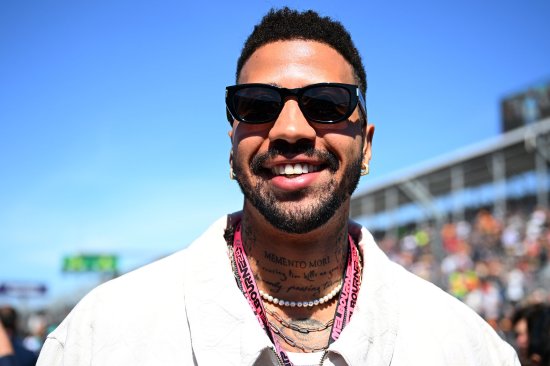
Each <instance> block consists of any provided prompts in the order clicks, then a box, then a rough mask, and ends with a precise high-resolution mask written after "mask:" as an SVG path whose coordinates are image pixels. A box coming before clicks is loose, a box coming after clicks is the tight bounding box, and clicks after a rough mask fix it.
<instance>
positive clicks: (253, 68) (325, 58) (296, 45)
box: [238, 40, 356, 88]
mask: <svg viewBox="0 0 550 366" xmlns="http://www.w3.org/2000/svg"><path fill="white" fill-rule="evenodd" d="M238 82H239V83H241V84H243V83H269V84H274V85H279V86H285V87H288V88H290V87H300V86H304V85H308V84H314V83H320V82H340V83H347V84H355V83H356V80H355V78H354V76H353V69H352V67H351V65H350V64H349V63H348V62H347V61H346V60H345V59H344V57H343V56H342V55H341V54H340V53H339V52H338V51H336V50H335V49H334V48H332V47H330V46H328V45H327V44H325V43H321V42H317V41H307V40H290V41H277V42H272V43H268V44H266V45H264V46H262V47H260V48H258V49H257V50H256V51H255V52H254V53H253V54H252V55H251V56H250V58H249V59H248V60H247V61H246V63H245V64H244V66H243V68H242V70H241V75H240V78H239V80H238Z"/></svg>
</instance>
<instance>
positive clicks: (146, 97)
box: [0, 0, 550, 302]
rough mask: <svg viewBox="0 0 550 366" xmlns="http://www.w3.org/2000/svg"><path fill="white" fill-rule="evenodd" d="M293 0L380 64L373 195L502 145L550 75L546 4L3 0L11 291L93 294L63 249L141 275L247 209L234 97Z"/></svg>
mask: <svg viewBox="0 0 550 366" xmlns="http://www.w3.org/2000/svg"><path fill="white" fill-rule="evenodd" d="M283 5H288V6H291V7H295V8H299V9H307V8H310V7H311V8H314V9H316V10H317V11H319V12H320V13H321V14H323V15H329V16H331V17H333V18H335V19H337V20H340V21H341V22H342V23H343V24H344V25H345V26H346V27H347V28H348V29H349V30H350V32H351V34H352V37H353V39H354V41H355V42H356V45H357V47H358V48H359V50H360V52H361V54H362V56H363V58H364V63H365V66H366V69H367V77H368V83H369V89H368V92H367V106H368V110H369V118H370V120H371V121H372V122H373V123H375V125H376V133H375V137H374V147H373V149H374V151H373V160H372V164H371V174H370V175H369V176H368V177H367V178H363V180H362V182H361V185H360V189H364V188H365V187H367V186H368V184H369V183H371V182H375V181H377V180H379V179H384V177H386V176H388V175H390V174H398V173H396V172H399V171H400V170H402V169H407V168H410V167H411V166H414V165H417V164H419V163H421V162H423V161H425V160H428V159H432V158H434V157H437V156H439V155H441V154H446V153H450V152H452V151H454V150H456V149H458V148H462V147H464V146H467V145H470V144H472V143H476V142H479V141H482V140H484V139H486V138H490V137H493V136H496V135H498V134H499V132H500V124H499V123H500V115H499V104H498V103H499V100H500V99H501V98H502V97H503V96H506V95H509V94H510V93H514V92H516V91H520V90H521V89H523V88H525V87H527V86H529V85H530V84H532V83H535V82H539V81H541V80H545V79H550V42H549V41H548V40H549V39H550V25H549V24H548V14H550V2H548V1H546V0H526V1H519V0H518V1H510V0H501V1H496V0H486V1H474V0H464V1H461V2H446V1H435V0H425V1H415V2H412V1H385V2H382V1H361V2H360V1H346V0H341V1H337V2H336V1H323V0H320V1H287V2H283V1H249V2H244V1H232V2H221V1H220V2H208V3H204V2H193V3H189V2H184V1H170V0H159V1H156V2H145V1H136V0H132V1H107V0H98V1H93V2H92V1H88V2H83V1H82V2H76V1H64V0H59V1H51V0H43V1H9V0H8V1H2V2H0V172H1V175H0V282H3V281H30V282H44V283H46V284H47V285H48V286H49V289H50V291H49V295H48V296H47V297H46V298H44V299H41V300H40V301H39V302H47V301H50V300H55V299H57V298H58V297H59V296H61V295H63V294H67V293H71V294H73V295H74V296H80V295H79V294H80V293H81V292H82V291H85V290H86V289H87V288H88V286H89V285H90V284H91V283H94V281H96V280H97V276H90V275H81V276H80V275H63V274H62V273H61V260H62V257H63V255H66V254H74V253H78V252H94V253H96V252H106V253H115V254H118V255H119V256H120V258H121V265H122V269H123V270H128V269H130V268H134V267H136V266H138V265H140V264H143V263H145V262H148V261H150V260H152V259H154V258H158V257H160V256H163V255H165V254H168V253H171V252H173V251H175V250H178V249H180V248H183V247H185V246H186V245H187V244H188V243H189V242H190V241H192V239H194V238H195V237H197V236H198V235H199V234H200V233H201V232H202V231H203V230H204V229H206V227H207V226H208V225H209V224H210V223H211V222H212V221H213V220H214V219H216V218H218V217H220V216H221V215H223V214H225V213H227V212H230V211H235V210H238V209H239V208H240V207H241V205H242V196H241V194H240V191H239V190H238V187H237V185H236V183H234V182H231V181H229V179H228V153H229V147H230V145H229V139H228V137H227V131H228V130H229V125H228V123H227V121H226V119H225V110H224V101H223V97H224V87H225V86H226V85H230V84H233V83H234V70H235V62H236V59H237V57H238V55H239V52H240V49H241V47H242V43H243V42H244V40H245V38H246V37H247V35H248V34H249V33H250V31H251V30H252V28H253V26H254V24H256V23H257V22H258V21H259V20H260V18H261V17H262V15H263V14H264V13H265V12H266V11H267V10H268V9H269V8H271V7H280V6H283ZM4 301H14V300H13V299H8V298H1V297H0V302H4Z"/></svg>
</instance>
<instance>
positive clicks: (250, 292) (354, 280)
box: [233, 223, 361, 366]
mask: <svg viewBox="0 0 550 366" xmlns="http://www.w3.org/2000/svg"><path fill="white" fill-rule="evenodd" d="M348 238H349V244H350V245H349V247H348V263H347V267H346V272H345V276H344V284H343V286H342V290H341V292H340V297H339V298H338V306H337V308H336V312H335V314H334V323H333V325H332V329H331V332H330V337H329V341H328V344H329V345H330V344H331V343H333V342H334V341H336V340H337V339H338V337H340V333H341V332H342V330H343V329H344V327H345V326H346V324H347V323H349V321H350V319H351V315H352V314H353V310H354V309H355V305H356V302H357V295H358V293H359V287H360V286H361V273H360V267H359V257H358V253H357V250H351V248H352V246H355V244H354V242H353V239H352V237H351V235H349V234H348ZM233 256H234V260H235V267H237V272H238V275H239V280H240V282H241V288H242V291H243V293H244V296H245V297H246V299H247V300H248V303H249V304H250V307H251V308H252V311H254V314H256V318H257V319H258V322H259V323H260V325H261V326H262V328H263V330H264V331H265V332H266V333H267V335H268V337H269V338H270V339H271V342H273V344H274V345H275V350H276V352H277V353H278V354H279V356H280V357H281V360H282V361H283V363H284V365H287V366H292V363H291V362H290V360H289V359H288V356H287V355H286V352H285V351H284V350H283V349H282V347H281V345H280V343H279V342H278V341H277V339H276V337H275V336H274V335H273V333H272V331H271V327H270V326H269V323H268V320H267V316H266V313H265V309H264V305H263V302H262V300H261V297H260V291H259V290H258V286H257V285H256V280H254V275H253V274H252V270H251V269H250V264H249V263H248V259H247V257H246V253H245V251H244V248H243V243H242V236H241V224H240V223H239V224H237V227H236V230H235V236H234V239H233Z"/></svg>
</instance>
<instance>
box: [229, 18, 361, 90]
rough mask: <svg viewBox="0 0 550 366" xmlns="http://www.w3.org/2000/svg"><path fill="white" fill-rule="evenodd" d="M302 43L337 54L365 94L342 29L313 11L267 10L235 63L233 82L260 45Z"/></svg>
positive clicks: (356, 53)
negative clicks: (324, 46) (315, 44)
mask: <svg viewBox="0 0 550 366" xmlns="http://www.w3.org/2000/svg"><path fill="white" fill-rule="evenodd" d="M293 39H303V40H311V41H317V42H321V43H325V44H327V45H329V46H330V47H332V48H334V49H335V50H336V51H338V53H340V54H341V55H342V56H343V57H344V59H346V61H348V62H349V63H350V65H351V67H352V68H353V71H354V73H355V75H354V76H355V78H356V79H357V81H358V84H359V87H360V89H361V91H362V92H363V94H364V93H365V92H366V90H367V77H366V73H365V68H364V66H363V61H362V60H361V55H359V51H358V50H357V48H356V47H355V45H354V43H353V41H352V39H351V36H350V34H349V32H348V31H347V30H346V28H344V26H343V25H342V24H341V23H340V22H338V21H335V20H333V19H331V18H329V17H321V16H320V15H319V14H318V13H317V12H315V11H313V10H307V11H304V12H299V11H297V10H293V9H289V8H288V7H284V8H282V9H278V10H276V9H271V10H270V11H269V12H268V13H267V14H266V15H265V16H264V17H263V18H262V20H261V22H260V23H259V24H258V25H256V26H255V27H254V30H253V31H252V33H251V34H250V36H249V37H248V39H247V40H246V42H245V44H244V46H243V49H242V51H241V55H240V57H239V60H238V61H237V72H236V79H237V81H238V80H239V77H240V75H241V70H242V68H243V66H244V64H245V63H246V61H247V60H248V59H249V58H250V56H252V54H253V53H254V52H255V51H256V50H257V49H258V48H260V47H262V46H263V45H266V44H268V43H272V42H276V41H284V40H293Z"/></svg>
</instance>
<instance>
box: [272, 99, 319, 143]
mask: <svg viewBox="0 0 550 366" xmlns="http://www.w3.org/2000/svg"><path fill="white" fill-rule="evenodd" d="M316 136H317V132H316V131H315V129H314V128H313V127H312V126H311V124H310V123H309V122H308V121H307V119H306V118H305V117H304V115H303V113H302V111H301V110H300V107H299V105H298V102H297V101H296V100H294V99H289V100H287V101H286V102H285V104H284V106H283V110H282V111H281V113H280V114H279V117H277V120H276V121H275V123H274V124H273V126H272V127H271V130H270V131H269V139H270V141H272V142H273V141H276V140H284V141H286V142H288V143H291V144H294V143H296V142H298V141H299V140H303V139H306V140H314V139H315V137H316Z"/></svg>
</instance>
